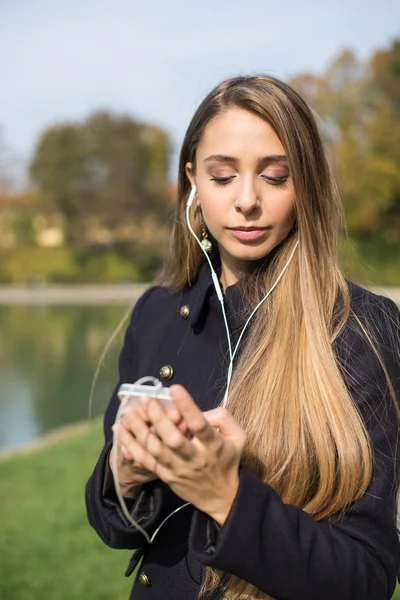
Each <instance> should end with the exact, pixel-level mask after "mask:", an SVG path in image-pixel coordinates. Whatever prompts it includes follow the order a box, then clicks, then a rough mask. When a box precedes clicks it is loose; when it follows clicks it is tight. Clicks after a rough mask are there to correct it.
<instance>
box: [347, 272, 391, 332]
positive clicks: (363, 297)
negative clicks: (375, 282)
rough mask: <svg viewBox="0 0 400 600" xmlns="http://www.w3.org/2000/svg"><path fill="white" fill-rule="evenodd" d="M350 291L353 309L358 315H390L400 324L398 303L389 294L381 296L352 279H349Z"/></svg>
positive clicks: (375, 316)
mask: <svg viewBox="0 0 400 600" xmlns="http://www.w3.org/2000/svg"><path fill="white" fill-rule="evenodd" d="M347 286H348V289H349V293H350V302H351V310H352V311H354V312H355V313H356V314H357V315H358V316H360V317H364V318H367V319H368V317H369V316H370V317H372V318H379V317H380V316H384V315H389V316H392V317H394V319H395V320H396V319H397V324H399V317H400V310H399V307H398V306H397V304H396V303H395V302H394V301H393V300H391V299H390V298H388V297H387V296H381V295H378V294H375V293H374V292H371V290H367V289H365V288H364V287H362V286H360V285H357V284H356V283H354V282H352V281H347Z"/></svg>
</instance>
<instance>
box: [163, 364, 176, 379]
mask: <svg viewBox="0 0 400 600" xmlns="http://www.w3.org/2000/svg"><path fill="white" fill-rule="evenodd" d="M173 374H174V370H173V368H172V367H171V365H164V366H163V367H161V369H160V377H161V379H162V380H163V381H169V380H170V379H172V376H173Z"/></svg>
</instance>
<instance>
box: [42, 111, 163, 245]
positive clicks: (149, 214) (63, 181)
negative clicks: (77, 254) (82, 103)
mask: <svg viewBox="0 0 400 600" xmlns="http://www.w3.org/2000/svg"><path fill="white" fill-rule="evenodd" d="M169 150H170V142H169V139H168V136H167V134H166V133H165V132H164V131H162V130H161V129H159V128H158V127H155V126H153V125H148V124H144V123H139V122H137V121H135V120H134V119H132V118H131V117H129V116H115V115H112V114H110V113H108V112H97V113H95V114H93V115H92V116H90V117H89V118H88V119H87V120H86V121H84V122H83V123H60V124H57V125H54V126H52V127H50V128H48V129H47V130H46V131H44V132H43V134H42V136H41V137H40V140H39V143H38V145H37V147H36V150H35V153H34V157H33V160H32V162H31V165H30V175H31V177H32V179H33V181H34V183H35V185H36V186H37V187H38V190H39V192H40V194H41V196H42V198H43V201H44V203H45V205H46V207H47V209H48V210H49V211H57V212H59V213H61V214H62V215H63V216H64V218H65V229H66V238H67V240H68V241H69V242H70V243H73V244H74V245H82V244H83V245H85V244H87V243H88V241H89V239H90V235H89V232H90V230H93V229H96V228H97V230H106V231H108V232H110V233H111V239H113V240H116V239H118V237H119V232H120V230H121V228H122V229H123V228H124V227H125V228H126V227H127V225H128V224H129V223H132V224H134V225H136V227H138V226H139V227H140V225H141V223H144V222H146V221H148V220H149V219H151V220H153V221H154V222H155V223H156V224H159V225H161V224H165V220H166V216H167V214H168V211H169V210H170V205H169V202H168V185H169V184H168V160H169Z"/></svg>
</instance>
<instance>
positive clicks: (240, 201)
mask: <svg viewBox="0 0 400 600" xmlns="http://www.w3.org/2000/svg"><path fill="white" fill-rule="evenodd" d="M259 204H260V201H259V197H258V193H257V189H256V186H255V183H254V181H252V180H250V178H249V179H248V180H247V181H244V182H243V185H242V187H241V189H240V190H239V193H238V196H237V197H236V200H235V205H234V206H235V208H236V210H238V211H240V212H242V213H245V214H247V213H251V212H252V211H253V210H254V209H255V208H257V207H258V206H259Z"/></svg>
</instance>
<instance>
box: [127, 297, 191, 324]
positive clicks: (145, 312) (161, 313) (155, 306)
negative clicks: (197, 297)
mask: <svg viewBox="0 0 400 600" xmlns="http://www.w3.org/2000/svg"><path fill="white" fill-rule="evenodd" d="M181 296H182V292H181V291H173V290H171V289H170V288H168V287H167V286H161V285H153V286H151V287H149V288H148V289H147V290H146V291H145V292H144V294H142V295H141V296H140V298H139V299H138V300H137V302H136V304H135V305H134V307H133V309H132V312H131V316H130V322H129V326H128V332H129V333H130V334H133V333H134V332H135V331H136V330H137V329H138V328H141V327H144V328H146V329H147V328H148V327H149V326H152V325H155V326H160V325H161V324H162V323H164V322H167V321H169V320H171V318H172V317H173V316H174V315H175V313H176V311H177V310H178V308H179V303H180V298H181Z"/></svg>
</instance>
